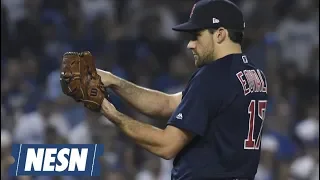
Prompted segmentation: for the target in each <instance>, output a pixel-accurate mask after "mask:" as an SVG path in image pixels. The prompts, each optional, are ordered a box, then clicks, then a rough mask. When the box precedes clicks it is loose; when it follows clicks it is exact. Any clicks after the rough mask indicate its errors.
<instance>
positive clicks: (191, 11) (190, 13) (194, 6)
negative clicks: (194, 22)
mask: <svg viewBox="0 0 320 180" xmlns="http://www.w3.org/2000/svg"><path fill="white" fill-rule="evenodd" d="M195 7H196V4H194V5H193V7H192V9H191V13H190V18H191V16H192V14H193V10H194V8H195Z"/></svg>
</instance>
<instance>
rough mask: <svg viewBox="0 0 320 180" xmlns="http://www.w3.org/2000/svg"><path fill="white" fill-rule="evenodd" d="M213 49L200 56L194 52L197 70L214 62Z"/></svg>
mask: <svg viewBox="0 0 320 180" xmlns="http://www.w3.org/2000/svg"><path fill="white" fill-rule="evenodd" d="M213 51H214V50H213V48H208V49H206V50H205V51H204V52H203V54H202V55H199V54H198V53H196V52H194V54H193V57H194V60H195V66H196V67H197V68H200V67H202V66H204V65H206V64H208V63H210V62H211V61H213V59H214V58H213Z"/></svg>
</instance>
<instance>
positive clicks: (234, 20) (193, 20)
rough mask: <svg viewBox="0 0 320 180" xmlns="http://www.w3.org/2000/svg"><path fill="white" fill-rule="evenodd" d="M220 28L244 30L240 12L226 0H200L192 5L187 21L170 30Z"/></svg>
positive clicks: (190, 30) (185, 30)
mask: <svg viewBox="0 0 320 180" xmlns="http://www.w3.org/2000/svg"><path fill="white" fill-rule="evenodd" d="M220 27H224V28H226V29H233V30H241V31H242V30H244V28H245V22H244V18H243V14H242V12H241V10H240V9H239V8H238V7H237V5H235V4H234V3H232V2H230V1H228V0H200V1H199V2H197V3H196V4H194V5H193V7H192V10H191V13H190V18H189V21H188V22H186V23H183V24H180V25H177V26H175V27H173V28H172V29H173V30H175V31H181V32H192V31H198V30H202V29H208V28H216V29H217V28H220Z"/></svg>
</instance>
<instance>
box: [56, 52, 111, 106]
mask: <svg viewBox="0 0 320 180" xmlns="http://www.w3.org/2000/svg"><path fill="white" fill-rule="evenodd" d="M60 84H61V88H62V91H63V93H64V94H66V95H68V96H70V97H72V98H73V99H74V100H75V101H77V102H83V103H84V106H85V107H87V108H88V109H90V110H92V111H96V112H98V111H100V108H101V104H102V101H103V99H104V97H105V94H104V93H105V89H104V86H103V83H102V81H101V77H100V76H99V75H98V73H97V71H96V67H95V62H94V59H93V56H92V55H91V53H90V52H89V51H85V52H81V53H78V52H66V53H65V54H64V55H63V59H62V65H61V74H60Z"/></svg>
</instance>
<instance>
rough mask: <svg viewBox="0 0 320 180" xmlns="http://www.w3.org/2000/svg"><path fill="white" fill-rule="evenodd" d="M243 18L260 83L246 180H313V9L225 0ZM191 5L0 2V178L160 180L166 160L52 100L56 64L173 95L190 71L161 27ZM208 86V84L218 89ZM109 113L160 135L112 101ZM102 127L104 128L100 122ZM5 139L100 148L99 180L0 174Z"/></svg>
mask: <svg viewBox="0 0 320 180" xmlns="http://www.w3.org/2000/svg"><path fill="white" fill-rule="evenodd" d="M233 1H234V2H235V3H236V4H238V5H239V7H241V9H242V10H243V13H244V15H245V19H246V26H247V28H246V30H245V36H246V38H245V40H244V42H243V49H244V51H245V52H246V54H247V55H248V57H249V58H251V60H253V61H254V62H255V63H256V65H257V66H258V67H259V68H261V69H263V70H264V71H265V73H266V75H267V78H268V93H269V95H270V100H269V104H268V111H267V118H266V122H265V131H264V138H263V140H262V155H261V164H260V166H259V169H258V173H257V175H256V180H287V179H288V180H289V179H290V180H316V179H319V142H318V138H319V88H318V85H319V27H318V26H319V8H318V6H319V1H318V0H233ZM194 3H195V0H1V179H4V180H6V179H26V180H29V179H36V180H56V179H61V180H65V179H70V180H71V179H105V180H127V179H128V180H169V179H170V169H171V164H172V162H171V161H166V160H162V159H160V158H158V157H156V156H154V155H151V154H150V153H148V152H146V151H144V150H143V149H141V148H140V147H137V146H136V145H135V144H134V143H133V142H132V141H130V140H128V139H127V138H126V137H125V136H123V134H121V133H120V132H119V131H118V130H117V129H116V128H114V127H113V125H112V124H111V123H110V122H109V121H108V120H106V119H105V118H104V117H101V116H100V114H95V113H92V112H89V111H86V110H85V109H84V108H83V106H82V105H80V104H77V103H75V102H74V101H73V100H72V99H71V98H69V97H66V96H65V95H63V94H62V92H61V88H60V84H59V66H60V62H61V56H62V55H63V53H64V52H66V51H83V50H90V51H91V52H92V53H93V54H94V56H95V57H96V63H97V67H98V68H100V69H103V70H107V71H111V72H112V73H114V74H116V75H118V76H120V77H122V78H124V79H127V80H130V81H132V82H134V83H136V84H138V85H141V86H144V87H149V88H152V89H157V90H160V91H164V92H168V93H173V92H177V91H180V90H182V89H183V87H184V85H185V84H186V82H187V80H188V78H189V77H190V75H191V74H192V72H193V71H194V70H195V67H194V62H193V57H192V54H191V52H189V51H188V50H187V48H186V44H187V41H186V40H185V39H184V38H183V36H181V35H180V34H177V33H175V32H174V31H172V30H171V27H172V26H174V25H176V24H178V23H181V22H183V21H186V20H187V19H188V17H189V13H190V10H191V8H192V6H193V4H194ZM217 88H219V87H217ZM111 98H112V102H113V103H114V104H115V105H116V107H117V108H118V109H119V110H121V111H122V112H125V113H126V114H128V115H130V116H133V117H134V118H136V119H139V120H141V121H144V122H148V123H151V124H153V125H155V126H158V127H162V128H163V127H165V124H166V120H161V119H157V120H156V119H150V118H148V117H146V116H144V115H141V114H140V113H138V112H136V111H134V110H133V109H132V108H130V107H129V106H128V105H126V104H125V103H123V102H122V101H121V100H120V99H119V98H117V97H116V96H115V95H112V97H111ZM101 124H103V125H101ZM12 143H103V144H104V145H105V153H104V156H103V158H102V159H101V163H102V164H103V167H104V168H103V169H104V171H103V174H102V175H101V177H100V178H85V177H83V178H73V177H19V178H13V177H8V176H7V168H8V155H10V145H11V144H12Z"/></svg>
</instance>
